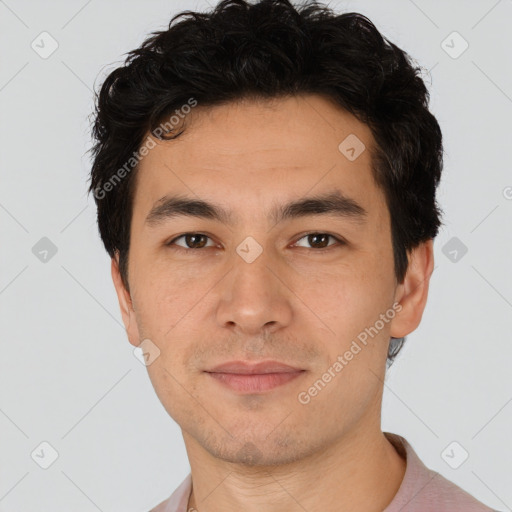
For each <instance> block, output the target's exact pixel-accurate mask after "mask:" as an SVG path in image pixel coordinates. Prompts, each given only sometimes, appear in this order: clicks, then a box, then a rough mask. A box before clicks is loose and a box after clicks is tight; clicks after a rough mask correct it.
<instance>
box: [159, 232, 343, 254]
mask: <svg viewBox="0 0 512 512" xmlns="http://www.w3.org/2000/svg"><path fill="white" fill-rule="evenodd" d="M187 235H196V236H205V237H206V238H208V239H210V240H211V237H209V236H208V235H206V234H204V233H196V232H194V231H191V232H187V233H183V234H181V235H179V236H177V237H175V238H173V239H172V240H170V241H169V242H167V243H166V244H165V245H166V246H168V247H172V249H173V250H175V251H179V252H182V251H183V252H187V253H189V252H191V251H200V250H201V249H207V248H208V247H202V248H198V249H191V248H185V247H181V246H179V245H174V244H175V242H176V240H179V239H180V238H183V237H185V236H187ZM310 235H327V236H328V237H330V238H333V239H334V240H335V241H336V243H335V244H332V245H328V246H327V247H323V248H321V249H315V248H314V247H311V248H307V247H302V248H303V249H310V250H311V251H314V252H317V253H318V252H320V253H322V252H326V251H329V250H331V249H336V248H337V247H338V248H339V247H341V246H344V245H347V242H346V241H345V240H343V239H342V238H340V237H337V236H335V235H331V234H330V233H324V232H322V231H311V232H310V233H305V234H303V235H301V237H300V238H299V239H297V241H296V242H295V243H294V245H295V244H296V243H298V242H299V241H300V240H302V239H303V238H307V237H308V236H310ZM209 248H210V249H211V247H209Z"/></svg>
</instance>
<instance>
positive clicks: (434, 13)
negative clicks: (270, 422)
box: [0, 0, 512, 512]
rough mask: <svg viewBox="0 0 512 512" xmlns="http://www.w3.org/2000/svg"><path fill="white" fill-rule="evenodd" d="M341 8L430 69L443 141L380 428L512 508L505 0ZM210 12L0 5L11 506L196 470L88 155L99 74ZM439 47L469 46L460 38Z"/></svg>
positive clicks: (160, 489) (78, 507)
mask: <svg viewBox="0 0 512 512" xmlns="http://www.w3.org/2000/svg"><path fill="white" fill-rule="evenodd" d="M210 1H211V3H213V2H214V0H210ZM329 5H330V6H332V7H334V8H336V10H338V11H359V12H361V13H363V14H365V15H367V16H368V17H369V18H370V19H371V20H372V21H373V22H374V23H375V24H376V25H377V27H378V28H379V29H380V30H381V31H382V32H383V34H384V35H385V36H387V37H388V38H389V39H391V41H393V42H395V43H396V44H398V45H399V46H400V47H402V48H404V49H405V50H406V51H407V52H408V53H409V54H410V55H411V56H412V57H414V58H415V59H416V60H417V61H418V63H419V64H421V65H422V66H423V67H424V68H425V69H429V70H430V71H431V72H430V75H427V74H426V75H425V80H426V81H427V85H428V87H429V89H430V91H431V108H432V111H433V113H434V114H435V115H436V116H437V118H438V120H439V122H440V124H441V128H442V130H443V134H444V140H445V148H446V156H445V170H444V176H443V180H442V184H441V186H440V190H439V200H440V203H441V206H442V208H443V209H444V211H445V225H444V227H443V229H442V231H441V233H440V235H439V236H438V238H437V239H436V241H435V244H434V247H435V258H436V266H435V270H434V274H433V276H432V280H431V285H430V296H429V301H428V304H427V307H426V311H425V314H424V317H423V321H422V324H421V326H420V327H419V328H418V329H417V330H416V331H415V332H414V333H413V334H412V335H410V336H409V337H408V340H407V344H406V346H405V348H404V349H403V351H402V353H401V354H400V356H399V358H398V359H397V361H396V362H395V365H394V366H392V367H391V369H390V370H389V374H388V376H387V380H386V385H385V393H384V406H383V424H382V426H383V430H385V431H391V432H396V433H399V434H401V435H403V436H405V437H406V438H407V439H408V440H409V442H410V443H411V444H412V446H413V447H414V448H415V450H416V451H417V453H418V454H419V456H420V458H422V460H423V461H424V462H425V464H426V465H427V466H429V467H431V468H433V469H435V470H436V471H438V472H440V473H441V474H442V475H444V476H445V477H447V478H448V479H450V480H452V481H453V482H455V483H457V484H458V485H460V486H461V487H463V488H464V489H466V490H468V491H469V492H470V493H471V494H473V495H474V496H476V497H477V498H478V499H480V500H482V501H484V502H485V503H486V504H488V505H490V506H492V507H494V508H496V509H499V510H502V511H504V510H511V507H512V488H511V486H510V483H511V476H512V468H511V462H510V461H511V460H512V446H511V441H510V432H511V431H512V428H511V426H512V404H511V403H510V402H511V401H512V382H511V379H510V373H507V372H510V359H511V357H512V343H511V339H510V325H511V322H510V319H511V313H512V309H511V308H512V273H511V272H510V254H511V249H512V242H511V238H512V230H511V227H512V173H511V164H510V161H511V158H510V146H511V144H510V143H511V123H510V118H511V115H512V70H511V57H510V53H509V52H510V48H511V47H512V35H511V30H510V24H511V20H512V2H511V1H510V0H501V1H496V0H485V1H472V2H469V1H450V2H434V1H426V0H421V1H420V0H416V1H415V2H413V1H412V0H395V1H386V2H379V1H364V2H330V4H329ZM206 8H208V4H207V3H206V2H205V1H203V2H201V1H173V2H170V1H156V0H152V1H145V2H133V1H120V0H117V1H109V2H108V3H107V2H105V1H104V2H100V1H99V0H91V1H89V2H86V1H63V0H62V1H55V0H52V1H46V2H35V1H27V0H7V1H6V2H3V1H0V43H1V45H0V48H1V50H0V51H1V65H0V109H1V110H0V172H1V173H2V176H1V180H2V181H1V187H0V221H1V240H2V243H0V254H1V266H0V269H1V271H0V322H1V324H0V329H1V331H0V332H1V338H0V343H1V357H0V376H1V377H0V378H1V385H0V432H1V435H0V461H1V462H0V510H1V511H4V512H7V511H8V512H15V511H16V512H22V511H30V512H36V511H46V510H52V511H54V512H60V511H69V510H73V511H84V512H89V511H90V512H93V511H95V510H101V511H105V512H106V511H121V510H123V511H133V512H136V511H147V510H148V509H149V508H150V507H151V506H154V505H155V504H156V503H158V502H160V501H161V500H163V499H164V498H166V497H167V496H168V495H169V494H170V493H171V492H172V491H173V490H174V488H175V487H176V486H177V485H178V484H179V483H180V482H181V481H182V479H183V478H184V477H185V476H186V474H187V473H188V471H189V466H188V462H187V458H186V453H185V449H184V446H183V441H182V438H181V432H180V430H179V428H178V426H177V425H176V424H175V423H174V421H173V420H172V419H171V418H170V417H169V416H168V415H167V413H166V412H165V410H164V409H163V407H162V406H161V404H160V402H159V401H158V399H157V397H156V395H155V393H154V390H153V388H152V386H151V383H150V381H149V378H148V376H147V372H146V368H145V367H144V366H143V365H142V364H141V363H140V362H139V361H138V360H137V359H136V358H135V357H134V354H133V350H132V349H133V347H132V346H131V345H130V344H129V343H128V341H127V339H126V335H125V331H124V328H123V326H122V322H121V317H120V313H119V309H118V304H117V299H116V296H115V293H114V288H113V285H112V283H111V278H110V266H109V259H108V257H107V254H106V253H105V252H104V249H103V247H102V245H101V242H100V239H99V236H98V234H97V229H96V224H95V222H96V221H95V207H94V202H93V198H92V197H87V194H86V188H87V183H86V182H87V174H88V171H89V167H90V161H89V156H88V154H87V153H86V151H87V150H88V149H89V148H90V143H91V141H90V136H89V121H88V115H89V114H90V113H91V111H92V105H93V103H92V102H93V96H92V89H93V87H95V86H97V85H99V83H101V81H102V80H103V79H104V77H105V76H106V73H107V72H108V71H110V70H112V69H113V68H114V67H115V66H116V65H119V64H120V63H121V61H122V60H123V54H124V53H125V52H127V51H129V50H131V49H133V48H135V47H136V46H138V45H139V44H140V43H141V42H142V41H143V39H144V38H145V36H146V35H147V34H148V33H149V32H150V31H152V30H157V29H162V28H164V27H165V26H166V25H167V24H168V22H169V20H170V18H171V15H173V14H175V13H177V12H179V11H181V10H184V9H200V10H204V9H206ZM43 31H47V32H48V33H50V34H51V36H52V37H53V38H54V39H55V40H56V41H57V42H58V45H59V46H58V49H57V50H56V51H55V52H54V53H53V54H52V55H50V56H49V57H48V58H46V59H43V58H41V57H40V55H39V54H38V53H36V52H35V51H34V50H33V49H32V47H31V43H32V41H34V40H35V41H36V43H37V42H38V41H40V37H39V34H40V33H41V32H43ZM453 31H457V32H458V33H460V35H461V36H462V37H463V38H464V39H465V40H466V41H467V42H468V44H469V47H468V49H467V50H466V51H465V52H464V53H462V54H461V55H460V56H458V57H457V58H453V55H452V56H450V55H449V54H448V53H447V52H446V51H445V49H444V47H443V43H442V42H443V41H444V40H446V38H447V37H448V36H450V34H451V33H452V32H453ZM42 44H43V43H41V42H39V45H40V46H41V45H42ZM444 44H445V45H446V44H448V45H450V46H451V47H452V49H451V50H450V51H451V52H452V54H453V52H458V51H459V50H460V49H461V48H462V46H461V40H457V39H453V36H450V38H448V39H447V43H444ZM49 47H50V46H49V40H47V41H46V43H45V48H46V49H48V48H49ZM43 237H47V238H48V239H50V240H51V242H52V243H53V244H54V245H55V246H56V248H57V252H56V254H55V255H53V256H52V253H51V252H49V253H48V254H47V255H46V261H41V260H40V259H39V258H38V257H36V255H35V254H34V253H33V247H34V246H35V245H36V244H37V243H38V242H39V241H40V239H41V238H43ZM454 237H456V239H454ZM40 243H42V244H44V243H47V242H40ZM446 244H448V245H446ZM461 244H464V246H465V247H467V253H466V254H463V253H462V251H461V247H462V245H461ZM454 249H455V250H456V251H457V253H456V254H455V253H453V250H454ZM38 250H39V251H40V250H44V247H43V249H41V248H40V247H39V246H36V250H34V251H35V252H36V253H37V254H39V257H43V256H42V254H41V253H38ZM455 256H456V258H455ZM454 258H455V261H453V260H454ZM43 441H46V442H47V443H49V444H50V445H51V446H52V447H53V448H54V449H55V450H56V451H57V452H58V454H59V456H58V458H57V460H56V461H55V462H54V463H53V464H52V465H51V466H50V467H49V468H48V469H42V468H41V467H40V466H39V465H38V464H37V463H36V462H35V461H34V460H33V458H32V457H31V453H32V452H34V450H36V449H39V452H38V453H39V454H40V458H39V461H42V462H43V463H44V461H43V459H44V458H45V457H46V458H47V457H49V453H50V452H49V450H48V448H46V449H45V448H44V446H43V447H42V448H41V447H40V443H42V442H43ZM453 441H456V442H457V443H459V444H458V445H456V446H455V448H454V451H453V452H451V451H450V450H449V452H450V454H451V455H452V460H455V459H457V458H459V457H460V456H461V453H462V449H464V450H466V451H467V452H468V453H469V457H468V459H467V460H466V461H465V462H464V463H463V464H462V465H460V467H458V469H453V468H452V467H450V465H448V464H447V462H446V460H447V458H446V457H443V456H442V453H443V452H444V450H445V448H446V447H447V446H449V445H450V443H452V442H453ZM41 450H42V451H41ZM36 452H37V450H36ZM35 458H36V459H37V457H35ZM452 465H453V463H452Z"/></svg>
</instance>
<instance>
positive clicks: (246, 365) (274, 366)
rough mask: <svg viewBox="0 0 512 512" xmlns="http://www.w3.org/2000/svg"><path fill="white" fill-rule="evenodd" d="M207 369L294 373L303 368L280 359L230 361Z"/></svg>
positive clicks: (213, 371) (217, 371) (253, 372)
mask: <svg viewBox="0 0 512 512" xmlns="http://www.w3.org/2000/svg"><path fill="white" fill-rule="evenodd" d="M206 371H207V372H208V373H234V374H244V375H256V374H264V373H293V372H298V371H302V369H301V368H296V367H294V366H290V365H288V364H284V363H280V362H279V361H261V362H259V363H254V362H248V361H229V362H227V363H222V364H219V365H218V366H215V367H214V368H212V369H210V370H206Z"/></svg>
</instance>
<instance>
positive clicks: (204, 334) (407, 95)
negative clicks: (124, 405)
mask: <svg viewBox="0 0 512 512" xmlns="http://www.w3.org/2000/svg"><path fill="white" fill-rule="evenodd" d="M179 17H183V19H179V20H178V18H179ZM176 20H177V21H178V23H175V24H173V23H174V22H175V21H176ZM428 99H429V96H428V92H427V90H426V88H425V85H424V83H423V81H422V79H421V78H420V76H419V74H418V69H417V68H414V67H413V66H412V64H411V61H410V59H409V58H408V56H407V54H405V53H404V52H403V51H402V50H400V49H399V48H398V47H396V46H395V45H393V44H392V43H390V42H389V41H388V40H387V39H384V38H383V37H382V36H381V35H380V34H379V32H378V31H377V29H376V28H375V27H374V26H373V24H372V23H371V22H370V21H369V20H368V19H367V18H365V17H363V16H361V15H359V14H356V13H348V14H342V15H336V14H334V13H333V12H332V11H330V10H329V9H327V7H325V6H320V5H318V4H309V5H304V6H301V7H300V8H298V7H294V6H293V5H292V4H291V3H290V2H289V1H287V0H263V1H260V2H257V3H254V4H251V3H247V2H245V1H244V0H226V1H223V2H221V3H220V4H218V6H217V7H216V8H215V9H214V11H213V12H211V13H207V14H205V13H191V12H190V11H189V12H187V13H182V15H178V16H176V17H175V18H173V20H172V21H171V23H170V25H169V29H168V30H165V31H161V32H156V33H154V34H152V36H151V37H150V38H148V39H147V40H146V41H145V42H144V43H143V44H142V46H141V47H140V48H138V49H136V50H134V51H132V52H130V54H129V56H128V58H127V61H126V63H125V65H124V66H122V67H120V68H118V69H116V70H115V71H113V72H112V73H111V74H110V75H109V76H108V77H107V79H106V80H105V82H104V83H103V85H102V88H101V91H100V93H99V96H98V102H97V110H96V117H95V124H94V128H93V133H94V136H95V139H96V144H95V146H94V148H93V149H94V151H93V152H94V162H93V169H92V173H91V185H90V190H91V191H93V193H94V196H95V199H96V203H97V206H98V223H99V229H100V233H101V236H102V240H103V242H104V244H105V247H106V249H107V251H108V252H109V254H110V256H111V257H112V277H113V281H114V285H115V288H116V291H117V296H118V299H119V304H120V308H121V313H122V317H123V321H124V324H125V326H126V330H127V334H128V338H129V341H130V343H131V344H132V345H134V346H140V347H141V348H142V349H143V352H144V354H145V356H144V357H145V358H146V364H147V368H148V373H149V376H150V379H151V381H152V383H153V386H154V388H155V391H156V393H157V395H158V397H159V399H160V400H161V402H162V404H163V406H164V407H165V409H166V410H167V412H168V413H169V415H170V416H171V417H172V418H173V419H174V420H175V421H176V422H177V423H178V424H179V425H180V427H181V429H182V433H183V438H184V442H185V446H186V450H187V454H188V458H189V462H190V467H191V473H190V474H189V475H188V477H187V478H186V480H185V481H184V482H183V483H182V484H181V485H180V487H179V488H178V489H177V490H176V491H175V492H174V493H173V495H172V496H171V497H170V498H169V499H168V500H166V501H164V502H162V503H160V505H158V506H156V508H154V509H153V510H154V511H157V512H163V511H166V512H171V511H173V512H174V511H176V512H185V511H186V510H197V511H199V512H219V511H223V512H225V511H230V510H244V511H266V512H272V511H282V510H286V511H295V510H297V511H299V510H301V511H304V510H307V511H309V512H314V511H332V512H334V511H344V510H347V511H348V510H350V511H351V512H362V511H365V512H368V511H375V512H377V511H382V510H385V511H386V512H398V511H399V510H404V511H405V510H414V511H426V510H429V511H430V510H435V511H437V512H442V511H448V510H449V511H451V512H453V511H464V512H471V511H475V512H476V511H489V510H491V509H490V508H488V507H486V506H485V505H483V504H482V503H480V502H478V501H477V500H476V499H474V498H473V497H472V496H470V495H469V494H468V493H466V492H465V491H463V490H462V489H460V488H458V487H457V486H455V485H454V484H453V483H451V482H449V481H448V480H446V479H444V478H443V477H442V476H440V475H439V474H437V473H435V472H433V471H431V470H429V469H428V468H426V467H425V466H424V465H423V463H422V462H421V461H420V459H419V458H418V457H417V455H416V453H415V452H414V450H413V448H412V447H411V445H409V444H408V443H407V441H406V440H405V438H403V437H401V436H398V435H395V434H391V433H383V432H382V431H381V426H380V420H381V404H382V392H383V383H384V377H385V372H386V363H388V364H390V363H391V362H392V361H393V358H394V357H395V356H396V354H397V353H398V351H399V349H400V347H401V344H402V343H403V341H404V339H405V336H407V335H408V334H409V333H411V332H412V331H414V329H416V327H417V326H418V325H419V323H420V321H421V317H422V313H423V310H424V308H425V304H426V300H427V295H428V286H429V280H430V276H431V274H432V270H433V265H434V262H433V239H434V238H435V236H436V235H437V232H438V229H439V227H440V225H441V220H440V216H441V211H440V209H439V207H438V205H437V203H436V198H435V194H436V188H437V186H438V183H439V180H440V176H441V170H442V152H443V151H442V136H441V131H440V128H439V125H438V123H437V121H436V119H435V118H434V116H433V115H432V114H431V113H430V112H429V110H428Z"/></svg>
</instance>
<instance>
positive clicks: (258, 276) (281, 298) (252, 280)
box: [217, 251, 294, 336]
mask: <svg viewBox="0 0 512 512" xmlns="http://www.w3.org/2000/svg"><path fill="white" fill-rule="evenodd" d="M286 281H287V280H286V278H285V276H284V274H282V273H281V274H280V272H279V265H278V264H277V262H276V261H275V260H272V259H271V258H270V257H268V256H267V255H266V252H265V251H263V252H262V253H261V254H260V256H259V257H258V258H256V260H254V261H252V262H251V263H249V262H248V261H246V260H244V259H243V258H242V257H240V256H239V255H238V254H237V253H235V254H234V256H233V258H232V269H231V271H230V272H229V273H228V275H227V276H226V277H225V278H224V279H223V280H222V281H221V282H220V283H219V289H218V293H219V296H218V297H219V301H218V307H217V321H218V323H219V325H220V326H221V327H224V328H226V327H227V328H230V329H231V330H233V331H237V330H238V331H239V333H240V334H242V333H243V334H246V335H252V336H254V335H259V334H263V331H269V332H274V331H277V330H279V329H281V328H283V327H285V326H287V325H288V324H289V323H290V322H291V319H292V304H291V300H292V298H293V297H294V294H293V292H292V290H291V289H290V284H288V283H287V282H286Z"/></svg>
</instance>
